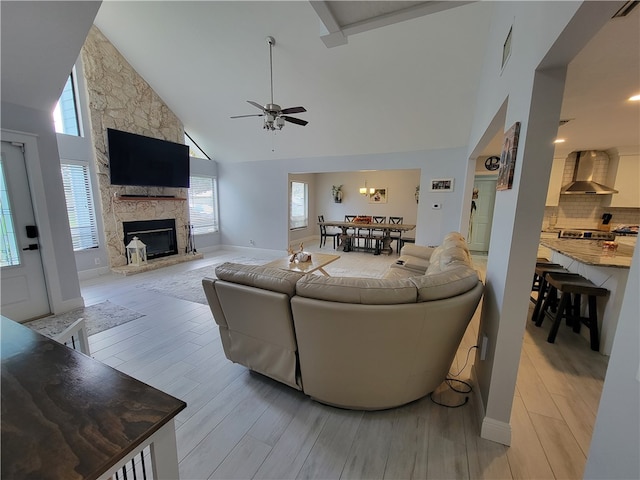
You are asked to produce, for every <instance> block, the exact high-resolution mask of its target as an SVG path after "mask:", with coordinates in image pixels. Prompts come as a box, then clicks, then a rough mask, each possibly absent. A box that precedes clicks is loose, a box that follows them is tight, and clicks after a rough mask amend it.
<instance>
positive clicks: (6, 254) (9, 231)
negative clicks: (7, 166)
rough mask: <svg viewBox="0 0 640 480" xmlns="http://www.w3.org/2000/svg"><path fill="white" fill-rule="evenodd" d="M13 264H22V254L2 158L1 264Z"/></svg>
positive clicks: (0, 190)
mask: <svg viewBox="0 0 640 480" xmlns="http://www.w3.org/2000/svg"><path fill="white" fill-rule="evenodd" d="M13 265H20V255H19V253H18V242H17V240H16V231H15V228H14V227H13V218H12V216H11V205H10V204H9V194H8V192H7V182H6V181H5V178H4V166H3V162H2V161H1V160H0V266H2V267H10V266H13Z"/></svg>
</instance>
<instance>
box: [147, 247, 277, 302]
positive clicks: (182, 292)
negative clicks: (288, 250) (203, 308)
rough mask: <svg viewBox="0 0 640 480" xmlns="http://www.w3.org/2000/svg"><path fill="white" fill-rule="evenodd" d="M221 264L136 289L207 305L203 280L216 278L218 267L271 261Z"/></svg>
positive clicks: (245, 258)
mask: <svg viewBox="0 0 640 480" xmlns="http://www.w3.org/2000/svg"><path fill="white" fill-rule="evenodd" d="M227 257H228V258H224V259H221V261H220V262H218V263H216V264H213V265H209V266H206V267H202V268H197V269H195V270H189V271H187V272H183V273H177V274H174V275H167V276H166V277H163V278H159V279H157V280H152V281H149V282H144V283H140V284H138V285H136V288H143V289H145V290H150V291H152V292H156V293H161V294H163V295H169V296H171V297H175V298H180V299H182V300H188V301H190V302H196V303H201V304H202V305H207V298H206V297H205V295H204V290H203V289H202V279H203V278H204V277H210V278H216V267H217V266H218V265H220V264H222V263H224V262H233V263H242V264H245V265H263V264H265V263H267V262H269V261H270V260H265V259H264V258H258V257H251V256H245V255H236V256H227Z"/></svg>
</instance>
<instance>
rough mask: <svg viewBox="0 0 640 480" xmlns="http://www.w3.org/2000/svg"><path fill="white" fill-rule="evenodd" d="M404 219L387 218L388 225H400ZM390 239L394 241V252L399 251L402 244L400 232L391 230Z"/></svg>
mask: <svg viewBox="0 0 640 480" xmlns="http://www.w3.org/2000/svg"><path fill="white" fill-rule="evenodd" d="M403 222H404V217H389V223H391V224H392V225H402V223H403ZM391 239H392V240H395V241H396V250H397V251H398V252H399V251H400V245H401V243H402V230H393V229H392V230H391Z"/></svg>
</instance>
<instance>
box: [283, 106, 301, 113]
mask: <svg viewBox="0 0 640 480" xmlns="http://www.w3.org/2000/svg"><path fill="white" fill-rule="evenodd" d="M306 111H307V109H306V108H304V107H290V108H283V109H282V111H281V112H280V113H284V114H287V113H303V112H306Z"/></svg>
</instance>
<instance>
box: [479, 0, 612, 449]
mask: <svg viewBox="0 0 640 480" xmlns="http://www.w3.org/2000/svg"><path fill="white" fill-rule="evenodd" d="M616 8H617V6H616V3H615V2H584V3H580V2H545V3H539V2H503V3H500V7H499V8H496V10H495V17H494V19H493V22H492V26H491V33H490V39H489V42H488V47H487V54H486V56H485V62H484V64H483V72H482V75H481V80H480V90H479V93H478V104H477V106H476V110H475V120H474V123H473V127H472V134H471V141H470V146H471V149H470V154H469V157H470V158H473V159H475V157H477V156H478V153H479V152H480V151H481V150H482V148H483V147H484V145H486V143H487V142H488V140H489V139H491V138H493V136H494V135H495V134H496V133H497V132H498V130H496V129H495V128H496V125H495V122H494V119H495V117H497V116H500V115H499V112H501V111H502V110H503V109H504V108H505V105H506V110H505V111H504V117H502V118H504V119H505V120H504V125H503V126H502V127H503V130H506V129H508V128H510V127H511V125H513V124H514V123H515V122H521V132H520V142H519V147H518V154H517V158H516V170H515V175H514V185H513V189H512V190H508V191H502V192H497V195H496V205H495V211H494V221H493V228H492V235H491V245H490V249H489V258H488V264H487V277H486V290H485V296H484V301H483V311H482V316H481V324H480V333H486V334H487V335H488V337H489V349H488V355H487V359H486V360H484V361H481V360H480V358H479V355H477V356H476V359H475V366H474V369H475V375H476V378H477V382H478V387H479V389H480V393H481V398H482V402H483V405H484V408H485V418H484V420H483V425H482V433H481V434H482V436H483V437H485V438H489V439H492V440H495V441H499V442H502V443H506V444H508V443H509V442H510V437H511V429H510V425H509V422H510V416H511V405H512V401H513V394H514V391H515V381H516V376H517V370H518V363H519V358H520V352H521V348H522V337H523V332H524V326H525V322H526V317H527V308H528V296H529V291H530V288H531V272H532V271H533V266H534V263H535V258H536V252H537V245H538V237H539V232H540V227H541V223H542V218H543V213H544V203H545V198H546V192H547V185H548V179H549V174H550V171H551V163H552V159H553V147H552V145H553V143H552V140H553V138H554V136H555V134H556V131H557V125H558V120H559V115H560V104H561V101H562V94H563V89H564V75H565V71H566V65H567V64H568V63H569V61H570V60H571V59H572V58H573V57H574V56H575V55H576V54H577V52H578V51H579V50H580V49H581V48H582V47H583V46H584V44H585V43H586V42H587V41H588V39H589V38H591V37H592V36H593V35H594V34H595V33H596V32H597V30H598V29H599V28H600V27H601V26H602V25H603V24H604V23H605V22H606V21H607V20H608V19H609V18H610V17H611V15H612V14H613V13H614V12H615V10H616ZM511 27H513V35H512V38H513V41H512V52H511V56H510V58H509V60H508V62H507V64H506V65H505V67H504V69H501V65H500V62H501V60H502V55H501V54H502V46H503V44H504V40H505V38H506V35H507V32H508V31H509V29H510V28H511ZM490 128H492V129H494V130H493V131H489V129H490Z"/></svg>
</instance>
